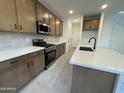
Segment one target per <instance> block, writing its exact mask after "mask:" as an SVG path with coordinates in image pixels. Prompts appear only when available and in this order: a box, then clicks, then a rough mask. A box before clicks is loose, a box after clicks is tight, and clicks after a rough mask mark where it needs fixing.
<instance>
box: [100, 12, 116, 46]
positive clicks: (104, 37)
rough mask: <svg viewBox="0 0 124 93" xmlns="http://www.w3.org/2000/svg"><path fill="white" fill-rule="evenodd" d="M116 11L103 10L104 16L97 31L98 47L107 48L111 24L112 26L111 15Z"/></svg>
mask: <svg viewBox="0 0 124 93" xmlns="http://www.w3.org/2000/svg"><path fill="white" fill-rule="evenodd" d="M115 14H116V13H112V12H110V13H109V12H104V13H103V15H102V16H104V18H103V19H102V20H103V23H102V26H101V28H100V33H99V36H100V37H99V42H98V47H103V48H109V44H110V39H111V34H112V26H113V22H112V20H113V17H114V16H115Z"/></svg>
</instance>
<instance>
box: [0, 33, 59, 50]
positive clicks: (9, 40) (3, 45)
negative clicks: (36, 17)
mask: <svg viewBox="0 0 124 93" xmlns="http://www.w3.org/2000/svg"><path fill="white" fill-rule="evenodd" d="M32 39H44V40H45V41H47V42H59V37H56V36H47V35H37V34H24V33H13V32H0V51H5V50H10V49H14V48H21V47H26V46H31V45H32Z"/></svg>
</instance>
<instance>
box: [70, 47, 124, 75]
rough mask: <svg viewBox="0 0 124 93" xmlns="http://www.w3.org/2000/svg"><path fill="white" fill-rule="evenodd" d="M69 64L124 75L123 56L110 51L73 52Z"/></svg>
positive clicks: (77, 50)
mask: <svg viewBox="0 0 124 93" xmlns="http://www.w3.org/2000/svg"><path fill="white" fill-rule="evenodd" d="M70 64H73V65H77V66H82V67H87V68H91V69H97V70H101V71H105V72H110V73H115V74H124V55H122V54H120V53H118V52H115V51H113V50H111V49H104V48H97V49H96V51H95V52H88V51H82V50H79V47H78V48H77V49H76V50H75V52H74V54H73V56H72V58H71V60H70Z"/></svg>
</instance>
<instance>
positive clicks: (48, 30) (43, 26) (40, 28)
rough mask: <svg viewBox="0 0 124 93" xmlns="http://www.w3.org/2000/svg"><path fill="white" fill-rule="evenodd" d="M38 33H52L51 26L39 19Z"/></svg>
mask: <svg viewBox="0 0 124 93" xmlns="http://www.w3.org/2000/svg"><path fill="white" fill-rule="evenodd" d="M37 33H38V34H46V35H50V34H51V28H50V26H49V25H47V24H45V23H43V22H41V21H37Z"/></svg>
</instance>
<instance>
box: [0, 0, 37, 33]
mask: <svg viewBox="0 0 124 93" xmlns="http://www.w3.org/2000/svg"><path fill="white" fill-rule="evenodd" d="M35 2H36V0H0V31H12V32H13V31H15V32H17V31H19V32H26V33H27V32H28V33H35V32H36V3H35Z"/></svg>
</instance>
